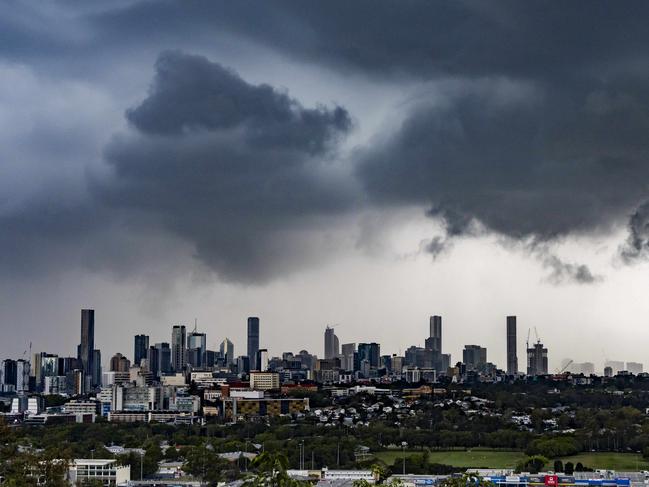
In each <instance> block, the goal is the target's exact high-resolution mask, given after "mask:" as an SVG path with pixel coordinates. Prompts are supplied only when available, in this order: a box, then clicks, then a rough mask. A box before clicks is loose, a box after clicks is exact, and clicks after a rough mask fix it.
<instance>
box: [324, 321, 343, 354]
mask: <svg viewBox="0 0 649 487" xmlns="http://www.w3.org/2000/svg"><path fill="white" fill-rule="evenodd" d="M339 355H340V344H339V341H338V337H337V336H336V334H335V333H334V329H333V328H331V327H329V326H327V328H325V333H324V357H325V359H330V358H336V357H338V356H339Z"/></svg>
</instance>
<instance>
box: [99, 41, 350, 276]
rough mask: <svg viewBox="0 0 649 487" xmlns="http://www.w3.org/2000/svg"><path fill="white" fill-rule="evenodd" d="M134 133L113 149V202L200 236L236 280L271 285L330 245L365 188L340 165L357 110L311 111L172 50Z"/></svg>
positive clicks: (107, 200)
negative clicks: (339, 152)
mask: <svg viewBox="0 0 649 487" xmlns="http://www.w3.org/2000/svg"><path fill="white" fill-rule="evenodd" d="M127 117H128V120H129V121H130V122H131V124H132V125H133V128H134V131H132V132H129V133H127V134H123V135H121V136H117V137H115V139H114V140H113V141H112V142H111V143H110V144H109V146H108V147H107V149H106V161H107V163H108V165H109V166H110V168H111V169H112V173H113V175H112V177H111V178H110V179H109V180H108V181H103V182H101V183H99V184H98V185H97V188H96V189H97V193H98V194H99V195H100V200H101V202H102V203H103V204H104V205H106V206H108V207H110V208H115V209H117V210H119V211H121V212H124V211H127V212H128V213H129V214H138V215H139V216H140V218H145V219H146V220H147V221H149V222H156V224H158V225H161V226H162V227H163V228H165V229H167V230H168V231H170V232H171V233H172V234H174V235H176V236H177V237H179V238H181V239H185V240H187V241H189V242H190V243H191V244H192V245H193V246H194V248H195V251H196V255H197V257H198V258H199V259H200V260H202V261H203V262H205V263H206V264H207V265H208V266H209V267H211V268H212V269H214V270H216V271H217V272H218V273H219V275H220V276H221V277H223V278H226V279H232V280H237V281H244V282H246V281H263V280H265V279H268V278H270V277H273V276H275V275H276V274H277V273H279V272H280V270H281V271H282V272H287V271H288V269H291V268H293V267H294V266H298V265H300V264H302V265H304V264H305V263H306V261H307V260H309V259H310V258H311V257H312V256H313V252H316V253H318V252H319V251H320V250H321V249H320V248H319V245H320V243H319V240H318V238H319V237H317V236H315V234H316V233H317V232H316V230H319V228H320V227H325V228H326V226H327V224H328V222H327V219H328V218H335V217H336V216H337V215H339V214H343V213H345V212H346V211H347V210H349V209H350V208H351V207H352V205H353V202H354V199H355V195H354V194H353V193H352V192H351V191H350V190H351V188H350V187H349V185H348V184H347V183H346V182H345V179H344V174H343V173H341V172H337V169H336V167H335V165H334V163H333V161H332V158H333V157H334V155H335V153H336V144H337V142H338V141H339V140H340V139H341V138H343V137H345V136H346V134H347V133H348V132H349V131H350V130H351V119H350V117H349V115H348V113H347V111H346V110H345V109H344V108H342V107H340V106H334V107H331V108H327V107H325V106H319V107H317V108H313V109H309V108H305V107H303V106H302V105H301V104H300V103H299V102H298V101H297V100H295V99H293V98H290V97H289V96H288V94H286V93H283V92H279V91H277V90H275V89H274V88H272V87H270V86H268V85H259V86H256V85H251V84H249V83H247V82H245V81H244V80H242V79H241V78H240V77H239V76H238V75H237V74H235V73H234V72H232V71H231V70H228V69H226V68H224V67H223V66H221V65H219V64H217V63H213V62H210V61H209V60H207V59H206V58H204V57H201V56H194V55H188V54H184V53H181V52H165V53H162V54H161V55H160V57H159V59H158V61H157V63H156V74H155V79H154V82H153V84H152V87H151V90H150V93H149V95H148V96H147V97H146V99H144V100H143V101H142V102H141V103H140V104H139V105H138V106H136V107H134V108H133V109H130V110H128V111H127Z"/></svg>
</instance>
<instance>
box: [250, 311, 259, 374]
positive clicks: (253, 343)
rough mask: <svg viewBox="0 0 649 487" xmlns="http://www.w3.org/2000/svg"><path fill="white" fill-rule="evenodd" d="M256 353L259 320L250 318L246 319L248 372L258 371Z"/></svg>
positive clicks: (257, 350)
mask: <svg viewBox="0 0 649 487" xmlns="http://www.w3.org/2000/svg"><path fill="white" fill-rule="evenodd" d="M257 352H259V318H257V317H256V316H251V317H250V318H248V362H249V364H248V365H249V367H250V370H259V364H257Z"/></svg>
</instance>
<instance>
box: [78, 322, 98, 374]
mask: <svg viewBox="0 0 649 487" xmlns="http://www.w3.org/2000/svg"><path fill="white" fill-rule="evenodd" d="M94 351H95V310H94V309H82V310H81V343H80V344H79V354H78V355H79V360H81V367H82V368H83V373H84V375H85V376H86V377H89V379H86V380H90V382H92V374H93V372H94V370H95V367H94V354H95V353H94ZM91 385H92V384H91Z"/></svg>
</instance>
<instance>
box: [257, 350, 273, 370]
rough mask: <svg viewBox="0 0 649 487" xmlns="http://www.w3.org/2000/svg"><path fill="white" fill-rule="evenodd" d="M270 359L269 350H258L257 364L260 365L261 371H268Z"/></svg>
mask: <svg viewBox="0 0 649 487" xmlns="http://www.w3.org/2000/svg"><path fill="white" fill-rule="evenodd" d="M269 361H270V357H269V355H268V350H266V349H265V348H260V349H259V351H258V352H257V366H258V367H259V371H260V372H266V371H267V370H268V362H269Z"/></svg>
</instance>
